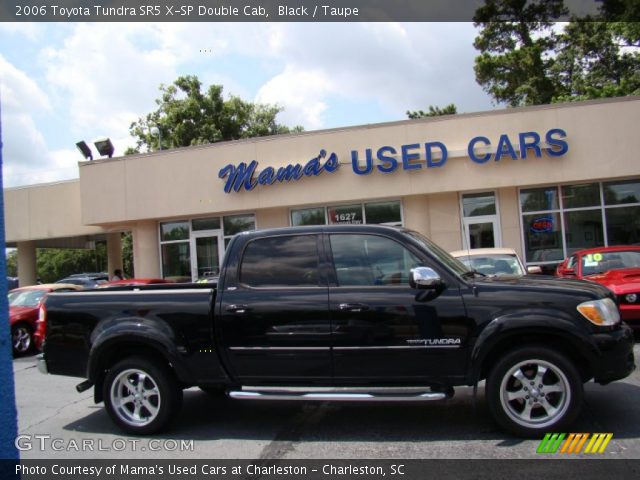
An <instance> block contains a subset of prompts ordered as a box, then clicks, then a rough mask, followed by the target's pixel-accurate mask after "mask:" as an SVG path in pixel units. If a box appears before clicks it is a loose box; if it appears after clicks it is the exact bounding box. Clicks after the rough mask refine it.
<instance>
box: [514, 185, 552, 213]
mask: <svg viewBox="0 0 640 480" xmlns="http://www.w3.org/2000/svg"><path fill="white" fill-rule="evenodd" d="M520 205H521V206H522V211H523V212H539V211H545V210H557V209H558V207H559V205H558V189H557V188H556V187H547V188H528V189H524V190H520Z"/></svg>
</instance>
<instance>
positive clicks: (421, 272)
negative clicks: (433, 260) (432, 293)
mask: <svg viewBox="0 0 640 480" xmlns="http://www.w3.org/2000/svg"><path fill="white" fill-rule="evenodd" d="M409 285H410V286H411V288H421V289H435V288H438V287H440V286H441V285H442V280H441V279H440V275H438V274H437V273H436V272H435V271H434V270H433V269H432V268H429V267H416V268H412V269H411V275H410V278H409Z"/></svg>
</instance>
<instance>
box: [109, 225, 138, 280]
mask: <svg viewBox="0 0 640 480" xmlns="http://www.w3.org/2000/svg"><path fill="white" fill-rule="evenodd" d="M121 241H122V271H123V272H124V274H125V275H126V276H127V277H131V278H133V277H135V272H134V270H133V235H132V234H131V232H125V233H123V234H122V238H121ZM109 273H111V272H109Z"/></svg>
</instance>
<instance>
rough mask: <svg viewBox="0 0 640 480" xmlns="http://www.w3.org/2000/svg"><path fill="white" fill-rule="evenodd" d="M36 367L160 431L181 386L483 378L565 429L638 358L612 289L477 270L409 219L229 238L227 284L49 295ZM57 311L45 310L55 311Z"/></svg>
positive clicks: (505, 418) (410, 389) (434, 392)
mask: <svg viewBox="0 0 640 480" xmlns="http://www.w3.org/2000/svg"><path fill="white" fill-rule="evenodd" d="M41 317H42V318H41V319H40V322H41V324H42V325H41V327H42V328H43V329H44V328H46V341H45V346H44V354H43V357H41V358H40V359H39V364H40V367H41V370H43V371H45V372H47V371H48V372H49V373H52V374H58V375H71V376H78V377H83V378H87V380H86V381H84V382H82V383H81V384H80V385H78V387H77V388H78V390H79V391H83V390H86V389H88V388H90V387H91V386H94V392H95V401H96V402H100V401H103V400H104V402H105V405H106V408H107V411H108V413H109V415H110V416H111V418H112V419H113V420H114V422H115V423H116V424H118V425H119V426H120V427H121V428H122V429H123V430H125V431H127V432H130V433H137V434H150V433H153V432H156V431H157V430H159V429H160V428H162V427H164V426H166V425H167V423H168V422H169V421H170V420H171V419H172V417H173V416H174V415H175V414H176V412H177V411H178V409H179V406H180V404H181V401H182V390H183V389H184V388H188V387H192V386H199V387H201V388H203V389H205V390H211V389H220V390H222V391H226V392H227V394H228V395H229V396H230V397H232V398H238V399H253V400H274V399H275V400H298V399H299V400H305V401H311V400H319V401H360V402H366V401H384V402H394V401H402V402H424V401H429V400H438V399H444V398H447V397H449V396H451V395H452V394H453V387H455V386H463V385H476V384H477V383H478V382H479V381H480V380H482V379H486V386H485V392H486V397H487V400H488V405H489V408H490V411H491V413H492V415H493V416H494V418H495V420H496V421H497V423H498V424H500V425H501V426H502V427H503V428H505V429H507V430H509V431H511V432H514V433H516V434H518V435H523V436H537V435H540V434H541V433H543V432H546V431H551V430H558V429H559V430H562V429H563V428H565V427H566V426H567V425H568V424H569V423H570V422H571V421H572V420H573V419H575V417H576V416H577V415H578V412H579V410H580V407H581V404H582V403H583V383H584V382H587V381H589V380H591V379H594V380H595V381H596V382H599V383H607V382H611V381H613V380H617V379H621V378H624V377H626V376H627V375H629V373H630V372H631V371H632V370H633V369H634V358H633V350H632V349H633V335H632V331H631V329H630V328H629V327H628V326H627V325H625V324H624V323H622V322H621V321H620V317H619V314H618V309H617V306H616V303H615V297H614V296H613V294H612V293H611V292H610V291H609V290H607V289H605V288H604V287H602V286H600V285H597V284H594V283H589V282H584V281H577V280H575V281H574V280H558V279H552V278H545V277H538V278H535V277H524V278H506V277H500V278H497V277H495V278H492V277H485V276H482V275H480V274H478V273H476V272H473V271H468V269H467V267H465V266H464V265H463V264H462V263H460V262H458V261H457V260H455V259H453V258H452V257H451V256H450V255H449V254H447V253H446V252H444V251H443V250H442V249H441V248H439V247H438V246H437V245H435V244H433V243H432V242H431V241H429V240H428V239H426V238H425V237H423V236H421V235H420V234H418V233H415V232H412V231H410V230H405V229H401V228H394V227H384V226H373V225H367V226H362V225H358V226H345V225H338V226H317V227H301V228H287V229H274V230H262V231H254V232H248V233H243V234H239V235H237V236H236V237H234V238H233V240H232V241H231V243H230V244H229V246H228V249H227V253H226V255H225V259H224V263H223V268H222V271H221V274H220V278H219V280H218V283H217V285H213V284H187V285H156V286H153V285H150V286H139V287H120V288H116V289H102V290H94V291H81V292H73V293H54V294H51V295H49V297H48V299H47V301H46V304H45V307H44V308H43V310H42V312H41ZM45 325H46V327H45Z"/></svg>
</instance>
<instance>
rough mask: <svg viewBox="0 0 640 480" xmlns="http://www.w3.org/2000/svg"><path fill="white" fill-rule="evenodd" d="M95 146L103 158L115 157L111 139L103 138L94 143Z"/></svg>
mask: <svg viewBox="0 0 640 480" xmlns="http://www.w3.org/2000/svg"><path fill="white" fill-rule="evenodd" d="M93 144H94V145H95V146H96V148H97V149H98V153H99V154H100V155H101V156H103V157H104V156H108V157H109V158H111V157H112V156H113V151H114V148H113V143H111V139H109V138H102V139H100V140H96V141H95V142H93Z"/></svg>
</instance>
